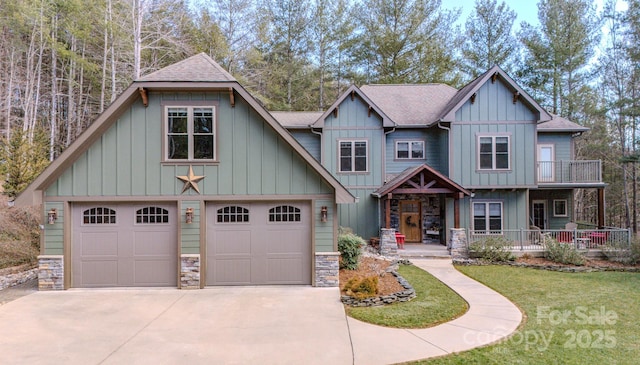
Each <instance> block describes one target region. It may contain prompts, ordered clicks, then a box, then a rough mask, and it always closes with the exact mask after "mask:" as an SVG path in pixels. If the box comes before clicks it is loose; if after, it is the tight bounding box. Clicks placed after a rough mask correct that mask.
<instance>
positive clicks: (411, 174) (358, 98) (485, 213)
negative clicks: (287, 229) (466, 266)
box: [272, 66, 605, 244]
mask: <svg viewBox="0 0 640 365" xmlns="http://www.w3.org/2000/svg"><path fill="white" fill-rule="evenodd" d="M272 114H273V115H274V116H275V118H276V119H277V120H278V121H280V123H281V124H282V125H283V126H285V127H286V128H287V129H288V130H289V131H290V132H291V133H292V135H293V136H294V137H295V138H296V139H297V140H298V141H299V142H300V143H301V144H302V145H303V146H305V148H306V149H307V150H308V151H309V153H310V154H311V155H313V156H314V157H315V158H316V159H317V160H318V161H320V162H321V163H322V165H323V166H325V167H326V168H327V169H328V170H329V171H330V172H331V173H332V174H333V175H334V176H335V177H336V178H337V179H338V180H339V181H340V182H341V183H342V184H343V185H344V186H345V187H347V188H348V189H349V191H351V193H352V194H353V195H355V196H356V197H357V198H358V202H357V204H352V205H343V206H340V207H339V211H338V216H339V224H340V225H341V226H346V227H351V228H352V229H354V231H356V232H357V233H358V234H360V235H362V236H364V237H367V238H368V237H371V236H377V235H378V232H379V229H380V228H381V227H382V228H384V227H387V228H394V229H396V230H397V231H399V232H401V233H402V234H404V235H405V237H406V242H440V243H443V244H444V243H445V242H446V241H447V235H448V234H449V229H450V228H466V229H468V230H469V231H470V232H474V233H479V234H483V233H484V234H486V233H502V232H503V231H507V230H523V229H524V230H528V229H530V227H534V226H535V227H538V228H540V229H564V228H565V225H566V224H567V223H569V222H571V221H572V220H573V217H572V212H573V206H574V201H573V196H574V189H576V188H592V189H598V192H599V197H600V199H599V200H600V201H599V207H598V224H599V226H602V225H603V223H604V222H603V221H604V214H603V200H604V195H603V192H604V187H605V184H604V183H603V182H602V178H601V165H600V161H576V160H575V156H574V139H575V137H577V136H579V135H580V134H581V133H583V132H585V131H586V130H587V128H585V127H582V126H580V125H577V124H575V123H573V122H571V121H568V120H566V119H563V118H560V117H558V116H554V115H552V114H550V113H549V112H547V111H546V110H545V109H543V108H542V107H541V106H540V105H539V104H538V103H537V102H536V101H535V100H533V99H532V98H531V97H530V96H529V95H527V93H526V92H524V91H523V90H522V89H521V88H520V87H519V86H518V85H517V84H516V83H515V82H514V80H513V79H511V78H510V77H509V76H508V75H507V74H506V73H505V72H504V71H503V70H502V69H500V68H499V67H497V66H496V67H493V68H491V69H490V70H488V71H487V72H486V73H484V74H483V75H481V76H479V77H478V78H477V79H475V80H473V81H472V82H471V83H469V84H468V85H466V86H465V87H463V88H462V89H460V90H457V89H455V88H453V87H450V86H447V85H442V84H424V85H365V86H363V87H361V88H358V87H356V86H352V87H351V88H349V89H348V90H347V91H346V92H345V93H344V94H342V96H341V97H339V98H338V100H336V101H335V103H334V104H333V105H331V107H330V108H329V109H328V110H327V111H326V112H324V113H309V112H304V113H296V112H274V113H272Z"/></svg>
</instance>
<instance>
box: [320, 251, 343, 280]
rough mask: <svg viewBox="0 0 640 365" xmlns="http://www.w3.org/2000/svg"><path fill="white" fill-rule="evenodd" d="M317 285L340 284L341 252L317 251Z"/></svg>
mask: <svg viewBox="0 0 640 365" xmlns="http://www.w3.org/2000/svg"><path fill="white" fill-rule="evenodd" d="M315 275H316V278H315V279H316V280H315V286H316V287H337V286H339V285H340V252H316V267H315Z"/></svg>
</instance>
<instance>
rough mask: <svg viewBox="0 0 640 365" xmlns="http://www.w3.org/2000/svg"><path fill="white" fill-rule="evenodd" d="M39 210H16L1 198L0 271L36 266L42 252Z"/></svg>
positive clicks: (34, 208)
mask: <svg viewBox="0 0 640 365" xmlns="http://www.w3.org/2000/svg"><path fill="white" fill-rule="evenodd" d="M40 214H41V213H40V211H39V208H37V207H30V208H16V207H9V206H8V205H7V198H6V197H4V196H0V269H3V268H6V267H11V266H18V265H22V264H27V263H29V264H35V263H36V261H37V256H38V253H39V251H40V248H39V247H40V246H39V245H40V221H41V219H42V218H41V215H40Z"/></svg>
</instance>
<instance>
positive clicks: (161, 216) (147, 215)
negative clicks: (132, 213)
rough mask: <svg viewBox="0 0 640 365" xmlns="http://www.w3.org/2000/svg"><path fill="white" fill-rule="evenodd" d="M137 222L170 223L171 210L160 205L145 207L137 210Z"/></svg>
mask: <svg viewBox="0 0 640 365" xmlns="http://www.w3.org/2000/svg"><path fill="white" fill-rule="evenodd" d="M136 223H138V224H155V223H169V211H168V210H166V209H164V208H160V207H144V208H140V209H138V210H137V211H136Z"/></svg>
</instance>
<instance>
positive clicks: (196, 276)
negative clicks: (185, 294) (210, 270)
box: [180, 254, 200, 289]
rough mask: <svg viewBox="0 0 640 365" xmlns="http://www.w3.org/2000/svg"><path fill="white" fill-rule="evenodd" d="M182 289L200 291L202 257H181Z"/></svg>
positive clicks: (186, 255)
mask: <svg viewBox="0 0 640 365" xmlns="http://www.w3.org/2000/svg"><path fill="white" fill-rule="evenodd" d="M180 289H200V255H199V254H182V255H180Z"/></svg>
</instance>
